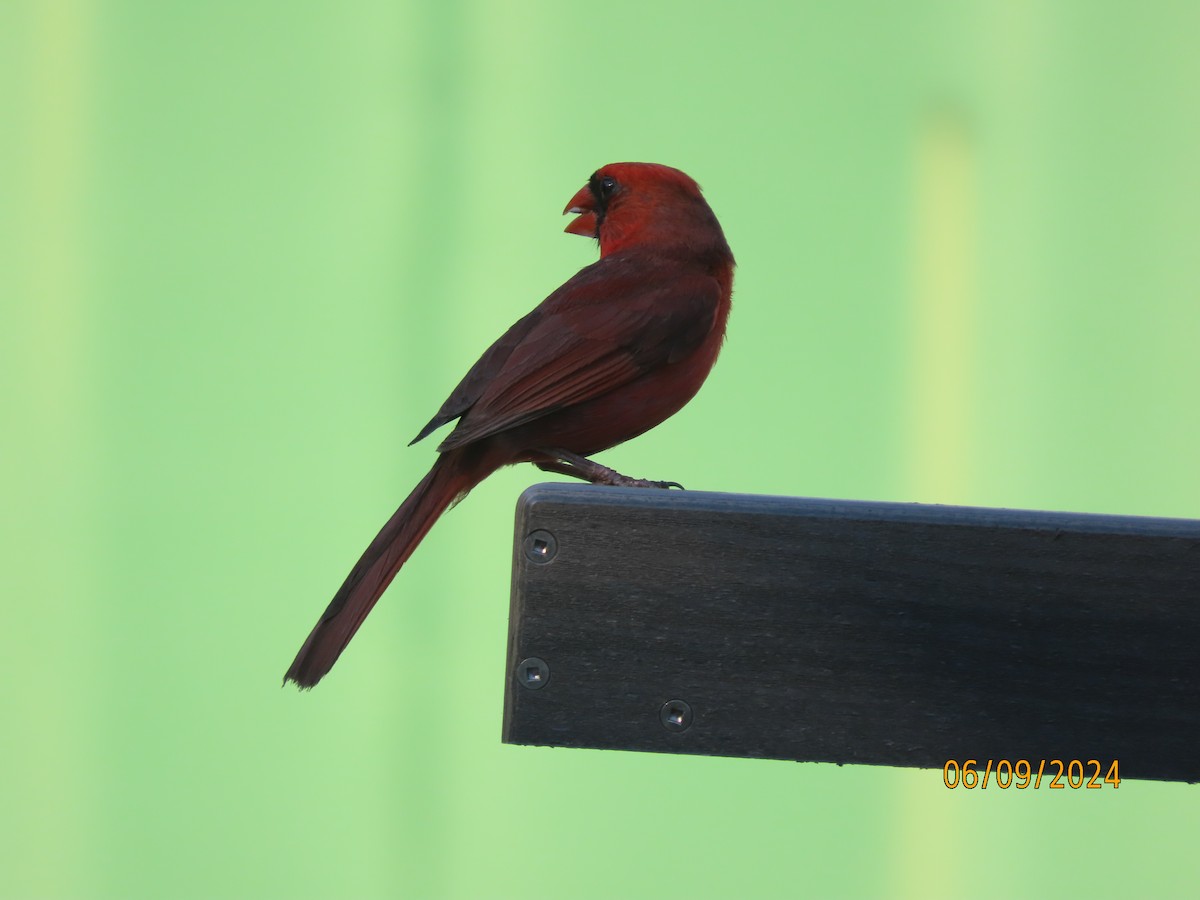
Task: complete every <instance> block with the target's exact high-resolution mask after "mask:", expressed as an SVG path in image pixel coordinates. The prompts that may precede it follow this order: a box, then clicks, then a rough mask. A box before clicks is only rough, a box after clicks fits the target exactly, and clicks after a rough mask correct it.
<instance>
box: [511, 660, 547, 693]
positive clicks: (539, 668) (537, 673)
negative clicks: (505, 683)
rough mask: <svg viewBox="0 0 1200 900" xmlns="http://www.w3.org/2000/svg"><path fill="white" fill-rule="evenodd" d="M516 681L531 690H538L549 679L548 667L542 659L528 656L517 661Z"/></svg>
mask: <svg viewBox="0 0 1200 900" xmlns="http://www.w3.org/2000/svg"><path fill="white" fill-rule="evenodd" d="M516 677H517V683H518V684H519V685H521V687H523V688H528V689H529V690H531V691H540V690H541V689H542V688H544V687H545V686H546V683H547V682H548V681H549V680H550V667H549V666H548V665H546V661H545V660H544V659H539V658H538V657H536V656H530V657H528V658H526V659H523V660H521V661H520V662H519V663H517V671H516Z"/></svg>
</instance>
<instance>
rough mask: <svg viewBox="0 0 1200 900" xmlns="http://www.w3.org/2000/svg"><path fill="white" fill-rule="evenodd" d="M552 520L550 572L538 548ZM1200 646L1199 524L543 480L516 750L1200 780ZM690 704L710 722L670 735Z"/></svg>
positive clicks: (519, 546)
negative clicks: (540, 672) (677, 710)
mask: <svg viewBox="0 0 1200 900" xmlns="http://www.w3.org/2000/svg"><path fill="white" fill-rule="evenodd" d="M538 530H542V531H545V532H548V533H550V534H551V535H553V539H554V543H555V544H556V550H555V553H554V555H553V558H552V559H551V560H550V561H549V562H541V563H538V562H533V561H532V560H531V559H530V557H529V556H528V555H527V554H526V552H525V546H524V545H525V543H526V537H527V535H529V534H530V533H531V532H534V531H538ZM1198 646H1200V522H1196V521H1190V520H1173V519H1148V518H1137V517H1120V516H1098V515H1082V514H1070V513H1045V512H1025V511H1018V510H995V509H970V508H962V507H944V506H920V505H910V504H887V503H861V502H844V501H833V500H811V499H798V498H781V497H756V496H747V495H731V494H711V493H698V492H690V491H689V492H678V491H670V492H668V491H655V490H637V489H625V488H606V487H592V486H579V487H576V486H571V485H559V484H547V485H538V486H535V487H532V488H530V489H529V490H528V491H526V492H525V494H524V495H522V497H521V500H520V502H519V504H518V509H517V523H516V546H515V554H514V566H513V591H512V610H511V618H510V623H509V651H508V675H509V677H508V680H507V688H506V694H505V715H504V740H505V741H506V742H509V743H516V744H541V745H553V746H564V747H592V748H602V749H623V750H648V751H659V752H668V753H698V754H711V755H720V756H744V757H762V758H777V759H792V760H812V761H826V762H835V763H867V764H873V765H889V766H918V767H933V768H941V767H942V766H943V764H944V763H945V762H946V760H948V759H955V760H958V761H960V762H961V761H963V760H965V759H967V758H974V759H978V760H980V761H986V760H988V759H993V760H998V759H1008V760H1012V761H1015V760H1018V759H1028V760H1031V761H1033V763H1034V766H1035V768H1036V765H1037V761H1039V760H1041V759H1061V760H1063V761H1064V762H1065V761H1068V760H1071V759H1080V760H1089V759H1097V760H1100V761H1101V762H1102V763H1103V764H1104V766H1105V767H1106V768H1107V766H1108V764H1109V763H1110V762H1111V761H1112V760H1113V759H1116V760H1119V761H1120V771H1121V776H1122V777H1131V778H1149V779H1163V780H1180V781H1196V780H1198V779H1200V668H1198V667H1197V665H1196V663H1197V653H1196V648H1197V647H1198ZM528 657H538V658H540V659H542V660H544V661H545V662H546V664H547V666H548V668H549V672H550V674H549V680H548V682H547V683H546V684H545V686H544V687H543V688H541V689H540V690H530V689H528V688H526V687H523V686H521V685H520V684H519V683H518V681H517V678H516V677H515V676H516V670H517V668H518V663H519V662H520V661H521V660H523V659H525V658H528ZM673 699H681V700H684V701H686V702H687V703H688V704H689V705H690V707H691V710H692V714H693V721H692V724H691V725H690V727H688V728H687V729H686V730H684V731H680V732H673V731H669V730H668V729H667V728H665V727H664V726H663V724H662V722H661V721H660V718H659V713H660V709H661V708H662V706H663V704H664V703H665V702H666V701H668V700H673Z"/></svg>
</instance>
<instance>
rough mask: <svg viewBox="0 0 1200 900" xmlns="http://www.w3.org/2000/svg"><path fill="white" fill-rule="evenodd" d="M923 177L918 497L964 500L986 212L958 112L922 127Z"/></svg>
mask: <svg viewBox="0 0 1200 900" xmlns="http://www.w3.org/2000/svg"><path fill="white" fill-rule="evenodd" d="M914 179H915V209H914V222H913V234H914V245H913V286H912V291H913V293H912V315H911V320H910V321H911V327H912V333H911V340H910V342H909V346H910V347H911V352H912V361H911V364H910V368H909V371H910V377H911V401H910V403H909V409H911V411H912V414H911V420H910V425H909V428H910V430H909V441H908V443H909V453H910V457H909V466H908V480H909V484H910V494H911V495H912V497H913V499H915V500H921V501H925V502H952V501H961V500H962V499H963V498H964V497H965V496H966V492H967V489H968V480H969V477H970V466H969V459H968V458H969V451H970V448H969V442H968V437H969V430H970V418H971V417H970V402H971V381H972V377H971V354H972V345H973V341H972V334H971V333H972V314H973V311H974V307H975V304H976V300H977V296H978V279H979V273H978V266H977V259H976V248H975V244H976V233H977V230H978V223H977V216H978V209H977V198H976V183H975V182H976V173H975V160H974V152H973V147H972V143H971V138H970V135H969V134H968V132H967V129H966V127H965V125H964V123H963V121H962V118H961V116H959V115H958V114H957V113H955V112H954V111H951V110H939V111H937V112H934V113H932V114H930V115H929V116H928V117H927V118H926V119H925V120H924V121H923V122H922V125H921V128H920V131H919V134H918V138H917V147H916V160H915V172H914Z"/></svg>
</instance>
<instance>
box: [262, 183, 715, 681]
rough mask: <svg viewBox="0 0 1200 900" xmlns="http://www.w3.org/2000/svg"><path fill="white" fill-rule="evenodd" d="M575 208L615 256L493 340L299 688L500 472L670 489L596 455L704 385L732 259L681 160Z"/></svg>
mask: <svg viewBox="0 0 1200 900" xmlns="http://www.w3.org/2000/svg"><path fill="white" fill-rule="evenodd" d="M566 213H575V214H578V218H576V219H574V220H573V221H572V222H571V224H570V225H568V226H567V227H566V231H568V232H570V233H571V234H580V235H584V236H587V237H594V238H596V239H598V240H599V241H600V259H599V260H598V261H597V262H595V263H593V264H592V265H590V266H588V267H586V268H584V269H582V270H581V271H580V272H579V273H578V274H576V275H575V277H574V278H572V279H571V280H570V281H568V282H567V283H566V284H564V285H563V286H562V287H560V288H559V289H558V290H556V291H555V292H554V293H552V294H551V295H550V296H549V297H547V298H546V299H545V300H543V301H542V302H541V304H540V305H539V306H538V307H537V308H536V309H534V310H533V312H531V313H529V315H527V316H525V318H523V319H521V320H520V321H519V322H517V323H516V324H515V325H513V326H512V328H510V329H508V331H507V332H505V333H504V335H503V336H502V337H501V338H500V340H498V341H496V343H494V344H492V346H491V347H489V348H488V349H487V351H486V352H485V353H484V354H483V356H481V357H480V358H479V361H478V362H477V363H475V365H474V366H472V367H471V371H469V372H468V373H467V375H466V377H465V378H463V380H462V381H461V382H460V383H459V385H458V387H456V388H455V389H454V392H453V393H451V394H450V398H449V399H448V400H447V401H446V402H445V403H443V404H442V408H441V409H440V410H438V414H437V415H436V416H434V417H433V418H432V419H431V420H430V422H429V424H428V425H426V426H425V427H424V428H423V429H421V433H420V434H418V435H417V436H416V438H415V439H414V440H413V441H412V443H414V444H415V443H416V442H417V441H419V440H421V439H422V438H424V437H426V436H428V435H429V434H430V433H431V432H433V431H435V430H436V429H438V428H440V427H441V426H442V425H445V424H446V423H448V422H452V421H454V420H455V419H457V420H458V424H457V425H456V426H455V427H454V430H453V431H451V432H450V434H449V435H447V437H446V439H445V440H443V441H442V442H441V444H439V445H438V448H437V449H438V453H439V454H440V455H439V456H438V459H437V462H435V463H434V464H433V468H432V469H431V470H430V472H429V474H428V475H426V476H425V478H424V479H423V480H422V481H421V483H420V484H418V485H417V486H416V487H415V488H414V489H413V492H412V493H411V494H409V496H408V499H407V500H405V501H404V503H402V504H401V505H400V508H399V509H398V510H396V512H395V514H394V515H393V516H392V517H391V519H389V520H388V523H387V524H386V525H384V526H383V530H382V531H380V532H379V534H378V536H377V537H376V538H375V540H374V541H372V542H371V546H369V547H368V548H367V549H366V551H365V552H364V553H363V555H362V558H361V559H359V561H358V563H357V564H356V565H355V566H354V568H353V569H352V570H351V571H350V574H349V575H348V576H347V577H346V581H345V583H344V584H343V585H342V587H341V589H340V590H339V591H338V592H337V594H336V595H335V596H334V598H333V600H332V602H330V604H329V608H328V609H326V610H325V612H324V614H323V615H322V616H321V618H320V620H319V621H318V622H317V625H316V627H315V628H313V630H312V633H311V634H310V635H309V636H308V640H306V641H305V642H304V646H303V647H301V648H300V652H299V653H298V654H296V659H295V661H294V662H293V663H292V666H291V668H290V669H288V671H287V675H285V676H284V682H285V683H286V682H287V681H294V682H295V683H296V684H297V685H298V686H300V687H301V688H310V687H312V686H313V685H315V684H316V683H317V682H318V681H320V680H321V678H322V677H323V676H324V675H325V673H326V672H328V671H329V670H330V669H331V668H332V667H333V664H334V663H335V662H336V661H337V658H338V656H340V655H341V652H342V650H344V649H345V647H346V644H348V643H349V642H350V639H351V638H352V637H354V633H355V632H356V631H358V627H359V626H360V625H361V624H362V623H363V619H365V618H366V617H367V613H369V612H370V611H371V608H372V607H373V606H374V605H375V602H376V601H377V600H378V599H379V597H380V595H381V594H382V593H383V592H384V590H385V589H386V588H387V586H388V585H389V584H390V583H391V581H392V579H393V578H394V577H395V576H396V573H397V572H398V571H399V570H400V567H401V566H402V565H404V563H405V561H406V560H407V559H408V558H409V556H411V555H412V552H413V550H415V549H416V547H417V544H419V543H420V542H421V539H422V538H423V537H425V534H426V533H427V532H428V531H429V529H430V528H431V527H433V523H434V522H436V521H437V519H438V517H439V516H440V515H441V514H442V513H443V512H445V511H446V509H447V508H448V507H449V506H450V505H451V504H452V503H454V501H455V500H457V499H459V498H460V497H462V496H463V495H465V494H466V493H467V492H468V491H469V490H471V488H473V487H474V486H475V485H477V484H479V482H481V481H483V479H484V478H486V477H487V476H488V475H490V474H492V472H495V471H496V470H497V469H499V468H500V467H501V466H507V465H511V464H512V463H521V462H531V463H534V464H536V465H537V466H538V467H539V468H541V469H543V470H545V471H548V472H556V473H559V474H563V475H571V476H574V477H577V478H582V479H584V480H586V481H591V482H594V483H598V484H618V485H632V486H639V487H667V486H669V485H668V484H667V483H665V482H652V481H642V480H640V479H634V478H628V477H626V476H624V475H621V474H619V473H617V472H614V471H613V470H612V469H608V468H606V467H604V466H601V465H600V464H598V463H595V462H593V461H591V460H590V459H587V457H589V456H591V455H592V454H593V453H599V452H600V451H601V450H606V449H608V448H609V447H614V446H616V445H617V444H620V443H621V442H623V441H627V440H629V439H630V438H633V437H637V436H638V435H639V434H641V433H642V432H644V431H648V430H649V429H651V428H653V427H654V426H655V425H657V424H659V423H660V422H662V421H664V420H665V419H667V418H669V417H670V416H672V415H674V414H675V413H676V412H678V411H679V409H680V408H682V407H683V405H684V404H685V403H687V402H688V401H689V400H691V399H692V397H694V396H695V395H696V392H697V391H698V390H699V389H700V385H701V384H703V382H704V379H705V378H707V377H708V373H709V371H710V370H711V369H712V367H713V363H714V362H716V359H717V353H718V352H719V351H720V349H721V343H722V341H723V340H724V338H725V323H726V320H727V319H728V317H729V302H730V295H731V294H732V291H733V266H734V262H733V254H732V253H731V252H730V250H729V245H728V244H727V243H726V242H725V235H724V233H722V231H721V226H720V224H718V222H717V218H716V216H714V215H713V212H712V210H711V209H709V206H708V204H707V203H706V202H705V201H704V198H703V197H702V196H701V194H700V188H699V186H698V185H697V184H696V182H695V181H693V180H692V179H691V178H689V177H688V176H687V175H685V174H684V173H683V172H680V171H679V170H678V169H672V168H670V167H669V166H661V165H655V164H652V163H614V164H612V165H608V166H605V167H604V168H602V169H600V170H599V171H597V172H596V173H595V174H594V175H592V177H591V178H590V179H589V180H588V183H587V184H586V185H584V187H583V188H581V189H580V191H579V193H577V194H576V195H575V196H574V197H572V198H571V202H570V203H568V204H567V208H566V210H564V215H565V214H566ZM410 446H411V445H410Z"/></svg>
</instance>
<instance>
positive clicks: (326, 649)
mask: <svg viewBox="0 0 1200 900" xmlns="http://www.w3.org/2000/svg"><path fill="white" fill-rule="evenodd" d="M490 473H491V469H490V468H486V469H485V470H483V471H479V470H478V467H476V466H471V465H468V464H467V463H466V459H465V454H462V453H458V452H450V453H444V454H442V455H441V457H439V458H438V461H437V462H436V463H434V466H433V468H432V469H430V470H429V474H428V475H426V476H425V477H424V478H423V479H422V480H421V483H420V484H418V485H417V486H416V487H415V488H413V491H412V493H411V494H409V495H408V499H407V500H405V501H404V502H403V503H402V504H400V508H399V509H397V510H396V512H395V513H394V514H393V515H392V517H391V518H390V519H388V522H387V524H386V525H384V526H383V528H382V529H381V530H380V532H379V534H378V535H376V537H375V540H373V541H371V546H369V547H367V549H366V550H365V551H364V552H363V555H362V557H361V558H360V559H359V561H358V562H357V563H355V565H354V568H353V569H351V570H350V574H349V575H347V576H346V580H345V582H344V583H343V584H342V586H341V588H339V589H338V592H337V593H336V594H335V595H334V597H333V600H332V601H330V603H329V607H328V608H327V609H326V610H325V612H324V613H323V614H322V615H321V618H320V620H318V622H317V624H316V627H314V628H313V630H312V633H311V634H309V636H308V639H307V640H306V641H305V642H304V646H303V647H301V648H300V652H299V653H297V654H296V659H295V660H294V661H293V662H292V665H291V668H289V669H288V670H287V674H286V675H284V677H283V680H284V683H285V684H286V683H287V682H288V681H292V682H295V684H296V685H298V686H299V687H301V688H310V687H312V686H313V685H315V684H316V683H317V682H318V681H320V680H321V678H322V677H324V675H325V674H326V673H327V672H328V671H329V670H330V669H331V668H333V664H334V663H335V662H337V659H338V657H339V656H340V655H341V653H342V651H343V650H344V649H345V648H346V645H347V644H348V643H350V639H351V638H352V637H354V633H355V632H356V631H358V627H359V626H360V625H362V623H363V620H364V619H366V617H367V614H368V613H369V612H370V611H371V609H372V607H374V606H375V602H376V601H377V600H378V599H379V597H380V596H381V595H382V594H383V592H384V591H385V590H386V589H387V586H388V585H389V584H391V582H392V579H393V578H395V577H396V573H397V572H399V571H400V567H401V566H403V565H404V563H405V561H406V560H407V559H408V558H409V557H410V556H411V555H412V552H413V551H414V550H415V549H416V548H417V545H418V544H419V543H421V539H422V538H423V537H425V535H426V533H427V532H428V531H429V529H430V528H432V527H433V524H434V522H436V521H437V520H438V517H439V516H441V514H442V513H444V512H445V511H446V510H447V509H448V508H449V507H450V506H451V505H452V504H453V503H454V502H455V501H456V500H457V499H458V498H460V497H461V496H462V495H464V494H465V493H466V492H467V491H469V490H470V489H471V488H473V487H474V486H475V485H476V484H478V483H479V482H480V481H482V480H483V479H484V478H485V477H486V476H487V475H488V474H490Z"/></svg>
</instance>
